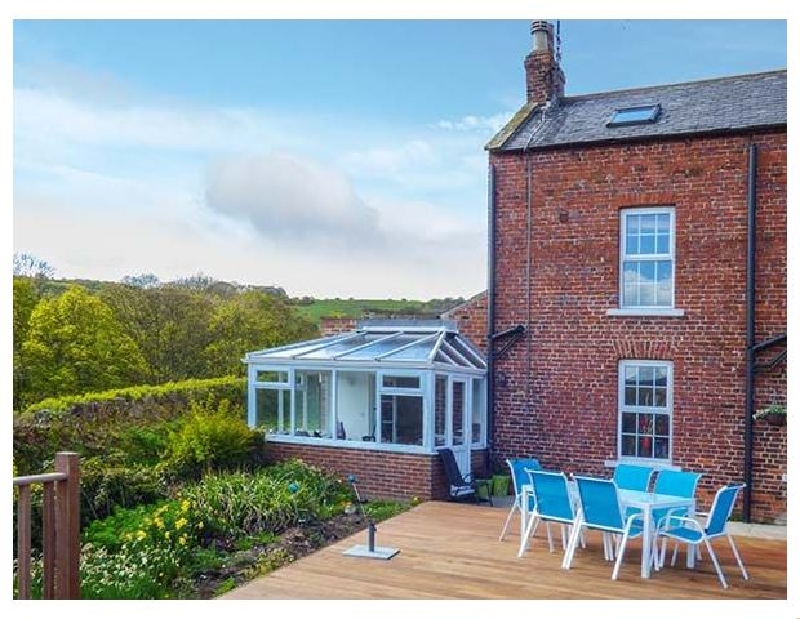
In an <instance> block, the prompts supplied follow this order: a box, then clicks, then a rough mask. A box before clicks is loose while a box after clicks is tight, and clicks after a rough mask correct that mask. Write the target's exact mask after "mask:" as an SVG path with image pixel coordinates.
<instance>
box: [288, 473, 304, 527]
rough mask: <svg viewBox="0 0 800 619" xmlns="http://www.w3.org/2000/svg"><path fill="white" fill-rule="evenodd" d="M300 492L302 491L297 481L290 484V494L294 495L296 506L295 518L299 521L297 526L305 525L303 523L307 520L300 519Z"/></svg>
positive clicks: (293, 501) (293, 499)
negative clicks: (298, 505) (298, 507)
mask: <svg viewBox="0 0 800 619" xmlns="http://www.w3.org/2000/svg"><path fill="white" fill-rule="evenodd" d="M298 490H300V484H298V483H297V482H296V481H293V482H290V483H289V494H291V495H292V503H293V504H294V516H295V519H296V520H297V524H303V523H305V521H306V519H305V518H302V519H301V518H300V510H299V509H297V491H298Z"/></svg>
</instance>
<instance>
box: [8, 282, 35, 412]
mask: <svg viewBox="0 0 800 619" xmlns="http://www.w3.org/2000/svg"><path fill="white" fill-rule="evenodd" d="M38 300H39V298H38V295H37V294H36V287H35V286H34V284H33V281H32V280H31V279H30V278H28V277H15V278H14V336H13V337H14V410H20V409H21V408H22V407H23V406H24V405H25V403H26V398H25V396H26V394H27V392H28V390H29V386H28V381H27V376H26V374H27V366H26V364H25V360H24V357H23V356H22V343H23V342H24V341H25V339H26V338H27V337H28V322H29V320H30V317H31V313H32V312H33V308H34V307H36V303H37V302H38Z"/></svg>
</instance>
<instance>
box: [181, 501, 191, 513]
mask: <svg viewBox="0 0 800 619" xmlns="http://www.w3.org/2000/svg"><path fill="white" fill-rule="evenodd" d="M190 505H191V503H189V499H184V500H183V501H182V502H181V510H183V511H185V512H188V511H189V506H190Z"/></svg>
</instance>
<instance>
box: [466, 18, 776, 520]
mask: <svg viewBox="0 0 800 619" xmlns="http://www.w3.org/2000/svg"><path fill="white" fill-rule="evenodd" d="M531 30H532V34H533V35H534V45H533V51H532V52H531V53H530V54H529V55H528V56H527V57H526V58H525V62H524V67H525V85H526V94H527V99H526V101H525V104H524V105H523V106H522V108H521V109H520V110H519V112H518V113H517V114H516V115H515V116H514V117H513V118H512V119H511V121H510V122H509V123H508V125H507V126H506V127H504V128H503V129H502V130H501V131H500V132H499V133H498V134H497V135H496V136H495V137H494V138H493V139H492V140H491V141H490V142H489V144H488V145H487V150H488V152H489V168H490V178H491V187H490V204H489V209H490V231H489V233H490V243H489V247H490V250H489V251H490V256H489V271H490V288H489V290H488V295H484V296H482V297H479V298H478V299H477V301H478V304H477V305H475V307H473V308H469V307H462V308H457V309H456V310H454V311H453V312H452V313H451V317H452V318H454V319H456V320H457V321H458V320H462V319H463V316H464V315H466V316H470V321H471V322H472V323H475V322H476V321H478V320H479V319H480V318H479V317H480V315H481V314H482V309H481V307H480V304H481V303H482V304H483V307H484V308H485V313H486V320H487V323H485V324H488V328H487V330H486V331H485V333H487V332H488V333H491V334H494V335H493V336H492V338H491V339H492V340H493V349H494V351H495V352H494V355H487V360H488V362H489V365H488V377H489V386H488V391H489V396H488V397H489V409H488V410H489V411H490V413H489V414H490V419H489V421H488V423H489V428H490V432H489V436H490V441H489V449H490V453H491V457H492V459H493V460H494V461H495V462H498V461H502V459H504V458H506V457H512V456H521V455H535V456H536V457H538V458H539V459H540V460H541V461H542V462H543V464H544V465H545V466H548V467H555V468H560V469H566V470H573V471H580V472H583V473H593V474H603V475H607V474H609V472H610V469H611V468H612V467H613V466H615V464H616V463H617V462H622V461H635V462H646V463H650V464H653V465H656V466H657V467H681V468H686V469H691V470H696V471H702V472H703V473H704V477H703V479H702V482H701V488H700V499H701V504H702V505H707V504H708V500H709V498H710V496H711V495H712V493H713V491H714V490H715V489H716V488H718V487H719V486H720V485H721V484H723V483H726V482H729V481H733V480H736V481H745V482H747V484H748V489H747V492H746V493H745V496H744V499H745V500H744V516H745V518H746V519H752V520H756V521H771V520H774V519H776V518H778V517H780V516H781V515H782V514H785V512H786V483H785V480H786V427H785V426H784V427H773V426H771V425H768V424H767V423H766V422H765V421H764V420H761V419H758V420H754V419H753V417H752V415H753V413H755V411H756V410H758V409H760V408H761V407H763V406H766V405H768V404H770V403H774V402H779V403H782V404H785V403H786V361H785V360H786V212H787V204H786V174H787V168H786V93H787V90H786V71H785V70H780V71H771V72H767V73H758V74H751V75H740V76H734V77H723V78H717V79H710V80H704V81H697V82H689V83H683V84H670V85H665V86H651V87H646V88H638V89H632V90H622V91H615V92H603V93H597V94H590V95H580V96H565V95H564V84H565V78H564V73H563V72H562V70H561V68H560V67H559V63H558V58H557V53H556V50H555V49H554V45H553V43H554V41H553V28H552V25H551V24H548V23H547V22H534V23H533V26H532V29H531ZM462 324H463V323H462ZM463 330H464V329H463V328H462V331H463ZM500 336H502V337H500ZM515 337H516V338H518V339H516V341H515V342H513V345H510V346H507V345H506V346H504V344H503V341H504V340H506V341H508V340H509V338H515ZM475 344H480V342H478V341H475ZM502 348H505V350H503V352H502V354H500V355H498V352H499V349H502Z"/></svg>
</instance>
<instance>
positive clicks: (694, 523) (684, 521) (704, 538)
mask: <svg viewBox="0 0 800 619" xmlns="http://www.w3.org/2000/svg"><path fill="white" fill-rule="evenodd" d="M729 487H730V486H726V487H724V488H721V489H720V490H718V491H717V495H716V496H715V497H714V503H713V504H712V506H711V509H710V510H709V511H708V512H707V513H703V514H701V515H704V516H705V517H706V526H705V527H704V526H702V525H701V524H700V522H699V521H698V520H697V518H686V517H683V516H670V517H669V521H668V522H667V523H666V527H667V528H664V529H662V530H660V531H659V530H658V529H657V530H656V539H655V542H654V543H655V545H656V546H657V545H658V536H659V535H661V536H662V537H663V538H664V540H663V542H662V544H661V560H660V563H661V565H663V564H664V558H665V555H666V551H667V538H671V539H674V540H675V548H674V550H673V551H672V561H671V562H670V565H675V560H676V558H677V556H678V546H679V545H680V543H681V542H683V543H685V544H692V545H693V546H696V547H698V549H699V546H700V544H702V543H705V546H706V548H707V549H708V554H709V555H710V556H711V561H713V563H714V569H716V571H717V576H719V580H720V582H721V583H722V586H723V587H725V588H726V589H727V588H728V583H727V582H726V580H725V575H724V574H723V573H722V568H721V567H720V565H719V561H717V555H716V554H715V553H714V549H713V548H712V547H711V540H713V539H716V538H718V537H727V538H728V543H729V544H730V546H731V550H732V551H733V556H734V557H736V562H737V563H738V564H739V569H740V570H741V571H742V576H743V577H744V579H745V580H747V579H748V578H749V576H748V575H747V570H746V569H745V567H744V563H742V558H741V557H740V556H739V551H738V549H737V548H736V544H735V543H734V542H733V538H732V537H731V534H730V533H729V532H728V519H729V518H730V515H731V512H732V511H733V506H734V504H735V503H736V498H737V497H734V498H733V500H732V501H731V504H730V506H729V508H728V513H727V515H726V517H725V522H724V524H723V525H722V528H721V530H720V532H719V533H712V534H710V535H709V534H708V533H706V528H707V527H708V525H709V524H710V522H711V518H712V515H713V514H714V511H715V509H716V508H717V501H718V500H719V496H720V494H721V493H722V491H723V490H725V489H726V488H729ZM743 487H744V484H741V485H738V488H739V490H741V488H743ZM739 490H737V494H738V492H739ZM673 523H680V524H681V525H684V526H686V528H687V529H691V530H694V531H696V532H697V533H698V534H699V535H700V537H699V538H698V539H697V540H689V539H687V538H685V537H682V536H680V535H675V534H672V533H671V532H670V529H669V528H668V527H669V525H671V524H673ZM687 525H688V526H687Z"/></svg>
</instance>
